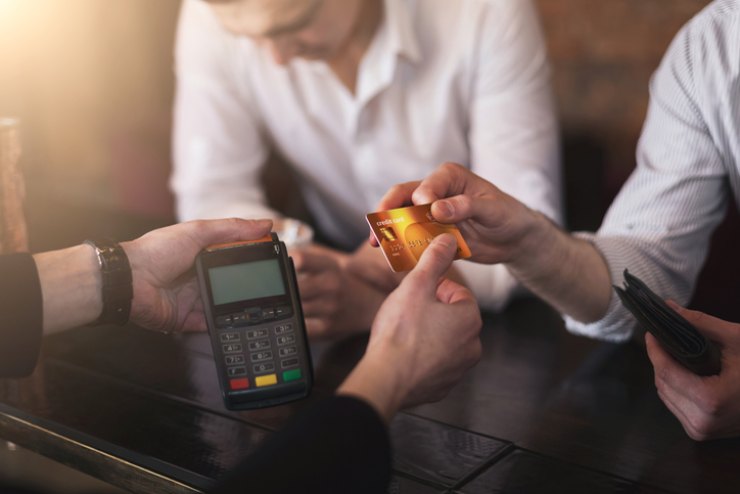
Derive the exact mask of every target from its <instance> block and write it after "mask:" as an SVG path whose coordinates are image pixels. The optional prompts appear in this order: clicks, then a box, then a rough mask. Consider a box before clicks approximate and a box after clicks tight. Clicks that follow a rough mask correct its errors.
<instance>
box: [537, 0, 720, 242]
mask: <svg viewBox="0 0 740 494" xmlns="http://www.w3.org/2000/svg"><path fill="white" fill-rule="evenodd" d="M536 2H537V4H538V7H539V9H540V14H541V17H542V22H543V26H544V29H545V33H546V36H547V42H548V47H549V51H550V57H551V60H552V66H553V85H554V88H555V93H556V96H557V100H558V106H559V112H560V120H561V125H562V128H563V134H564V138H565V159H566V163H565V164H566V172H567V173H568V175H569V176H568V180H569V189H570V190H569V192H570V191H571V190H575V191H576V192H580V193H581V195H584V194H585V195H586V196H587V197H581V198H580V199H579V197H575V198H573V200H572V201H570V202H569V206H570V209H571V210H572V211H571V213H572V214H571V215H570V216H571V218H572V222H575V224H574V225H572V226H575V227H584V228H585V227H594V226H595V225H594V223H596V224H598V221H599V220H600V217H601V215H602V214H601V213H602V212H603V209H604V208H606V206H608V204H609V202H610V201H611V198H612V196H613V195H614V194H615V193H616V192H617V190H618V189H619V186H620V185H621V184H622V182H623V181H624V180H625V179H626V177H627V176H628V175H629V173H630V171H631V170H632V169H633V168H634V165H635V161H634V151H635V147H636V143H637V138H638V137H639V134H640V130H641V128H642V123H643V120H644V118H645V112H646V109H647V103H648V82H649V79H650V75H651V74H652V72H653V71H654V70H655V69H656V68H657V66H658V64H659V62H660V60H661V58H662V56H663V53H664V52H665V50H666V49H667V47H668V45H669V43H670V41H671V39H672V38H673V36H674V35H675V34H676V32H678V30H679V29H680V28H681V26H682V25H683V24H684V23H685V22H686V21H687V20H689V19H690V18H691V17H692V16H693V15H694V14H696V13H697V12H698V11H700V10H701V9H702V8H703V7H704V6H705V5H707V4H708V3H709V1H708V0H536ZM573 175H576V176H573ZM594 180H596V181H600V182H601V187H599V188H595V187H593V185H594V184H593V181H594ZM594 201H598V203H599V205H600V208H598V209H599V210H593V209H590V210H588V212H587V213H588V214H586V212H584V211H580V212H579V211H578V209H584V210H585V209H586V208H587V206H588V205H589V204H592V203H593V202H594Z"/></svg>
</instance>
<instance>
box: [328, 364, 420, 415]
mask: <svg viewBox="0 0 740 494" xmlns="http://www.w3.org/2000/svg"><path fill="white" fill-rule="evenodd" d="M394 353H395V352H390V353H388V354H387V355H385V356H380V355H379V354H378V352H374V353H372V354H365V356H364V357H363V358H362V360H361V361H360V363H358V364H357V366H356V367H355V368H354V369H353V370H352V372H351V373H350V375H349V376H348V377H347V379H345V381H344V383H342V385H341V386H339V388H338V389H337V394H338V395H347V396H353V397H355V398H359V399H361V400H363V401H365V402H367V403H369V404H370V405H371V406H372V407H373V408H374V409H375V411H376V412H378V414H379V415H380V416H381V417H382V418H383V420H384V421H385V423H388V422H390V420H391V418H393V416H394V415H395V414H396V412H398V410H399V409H400V408H401V405H402V403H403V399H404V397H405V394H406V392H405V391H404V390H403V388H402V382H403V379H401V378H400V377H399V376H398V375H397V369H396V368H395V367H394V364H393V357H392V355H393V354H394Z"/></svg>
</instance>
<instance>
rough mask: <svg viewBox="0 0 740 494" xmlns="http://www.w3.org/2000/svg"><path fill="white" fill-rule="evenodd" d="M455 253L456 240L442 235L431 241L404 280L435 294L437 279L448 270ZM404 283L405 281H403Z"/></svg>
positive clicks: (448, 235) (449, 235) (451, 236)
mask: <svg viewBox="0 0 740 494" xmlns="http://www.w3.org/2000/svg"><path fill="white" fill-rule="evenodd" d="M456 252H457V240H456V239H455V237H454V236H453V235H452V234H449V233H443V234H442V235H438V236H437V237H435V238H434V239H433V240H432V243H430V244H429V247H427V248H426V249H425V250H424V252H423V253H422V255H421V258H420V259H419V263H418V264H417V265H416V267H414V269H413V270H412V271H411V273H410V274H409V275H408V276H407V277H406V280H409V279H410V280H411V281H410V283H415V284H419V285H420V287H419V289H420V290H423V291H425V292H426V293H428V294H435V293H436V290H437V283H438V281H439V279H440V278H441V277H442V276H443V275H444V274H445V273H446V272H447V270H448V269H450V264H452V261H453V260H454V258H455V253H456ZM404 281H405V280H404Z"/></svg>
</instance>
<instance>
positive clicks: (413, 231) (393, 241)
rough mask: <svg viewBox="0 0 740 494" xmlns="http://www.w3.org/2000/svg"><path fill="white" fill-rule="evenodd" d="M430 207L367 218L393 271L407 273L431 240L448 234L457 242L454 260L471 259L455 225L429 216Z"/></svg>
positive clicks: (395, 211)
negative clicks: (440, 221)
mask: <svg viewBox="0 0 740 494" xmlns="http://www.w3.org/2000/svg"><path fill="white" fill-rule="evenodd" d="M431 209H432V205H431V204H422V205H419V206H409V207H405V208H397V209H390V210H388V211H378V212H375V213H370V214H368V215H367V222H368V224H369V225H370V228H371V229H372V231H373V235H375V239H376V240H377V241H378V244H379V245H380V248H381V249H382V250H383V255H385V258H386V260H387V261H388V264H390V266H391V269H392V270H393V271H396V272H399V271H409V270H411V269H413V267H414V266H416V263H417V262H418V260H419V258H420V257H421V254H422V252H424V250H425V249H426V248H427V246H428V245H429V244H430V242H431V241H432V239H433V238H434V237H436V236H437V235H441V234H443V233H450V234H452V235H454V236H455V238H456V239H457V253H456V255H455V259H466V258H468V257H470V255H471V253H470V248H469V247H468V245H467V244H466V243H465V239H463V237H462V234H461V233H460V230H458V228H457V227H456V226H455V225H448V224H444V223H439V222H438V221H436V220H435V219H434V217H433V216H432V211H431Z"/></svg>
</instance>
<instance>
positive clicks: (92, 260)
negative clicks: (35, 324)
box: [33, 245, 102, 333]
mask: <svg viewBox="0 0 740 494" xmlns="http://www.w3.org/2000/svg"><path fill="white" fill-rule="evenodd" d="M33 257H34V261H35V262H36V267H37V270H38V273H39V279H40V281H41V293H42V298H43V322H44V324H43V328H44V333H53V332H57V331H61V330H63V329H68V328H72V327H75V326H80V325H82V324H87V323H89V322H92V321H94V320H95V319H96V318H97V317H98V316H99V315H100V313H101V311H102V297H101V285H102V281H101V275H100V266H99V265H98V260H97V257H96V255H95V251H94V249H93V248H92V247H90V246H89V245H78V246H75V247H70V248H68V249H63V250H57V251H52V252H45V253H41V254H36V255H34V256H33Z"/></svg>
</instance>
